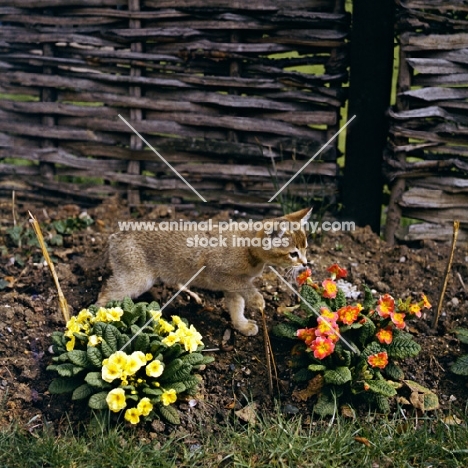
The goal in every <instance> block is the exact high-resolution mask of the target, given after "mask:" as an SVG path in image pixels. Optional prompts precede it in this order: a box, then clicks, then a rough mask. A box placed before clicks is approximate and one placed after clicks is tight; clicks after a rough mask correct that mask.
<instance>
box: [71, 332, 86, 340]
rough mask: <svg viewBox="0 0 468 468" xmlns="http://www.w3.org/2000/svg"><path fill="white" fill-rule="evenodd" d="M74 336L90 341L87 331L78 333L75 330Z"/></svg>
mask: <svg viewBox="0 0 468 468" xmlns="http://www.w3.org/2000/svg"><path fill="white" fill-rule="evenodd" d="M73 336H74V337H75V338H76V339H77V340H80V341H83V342H87V341H88V335H86V334H85V333H78V332H73Z"/></svg>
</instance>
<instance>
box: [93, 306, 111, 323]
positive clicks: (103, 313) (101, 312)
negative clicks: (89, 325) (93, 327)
mask: <svg viewBox="0 0 468 468" xmlns="http://www.w3.org/2000/svg"><path fill="white" fill-rule="evenodd" d="M95 321H96V322H110V320H109V314H108V313H107V309H105V308H104V307H99V309H98V311H97V314H96V318H95Z"/></svg>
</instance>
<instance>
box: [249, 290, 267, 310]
mask: <svg viewBox="0 0 468 468" xmlns="http://www.w3.org/2000/svg"><path fill="white" fill-rule="evenodd" d="M249 306H250V307H252V308H254V309H258V310H264V309H265V299H263V296H262V295H261V294H260V293H259V292H258V291H257V292H256V293H255V294H254V295H253V297H252V299H251V300H250V302H249Z"/></svg>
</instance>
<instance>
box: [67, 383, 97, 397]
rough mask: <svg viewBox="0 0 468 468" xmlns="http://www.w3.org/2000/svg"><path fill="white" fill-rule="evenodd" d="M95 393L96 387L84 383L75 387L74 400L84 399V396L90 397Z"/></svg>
mask: <svg viewBox="0 0 468 468" xmlns="http://www.w3.org/2000/svg"><path fill="white" fill-rule="evenodd" d="M93 393H94V388H93V387H91V385H88V384H83V385H80V386H79V387H78V388H75V390H74V391H73V394H72V400H83V399H84V398H88V397H89V396H90V395H92V394H93Z"/></svg>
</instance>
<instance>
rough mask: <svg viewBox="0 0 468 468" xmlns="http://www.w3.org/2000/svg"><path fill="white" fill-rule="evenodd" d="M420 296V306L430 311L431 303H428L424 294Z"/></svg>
mask: <svg viewBox="0 0 468 468" xmlns="http://www.w3.org/2000/svg"><path fill="white" fill-rule="evenodd" d="M421 296H422V302H423V303H422V306H423V307H424V308H425V309H430V308H431V307H432V305H431V303H430V302H429V300H428V299H427V297H426V295H425V294H421Z"/></svg>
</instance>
